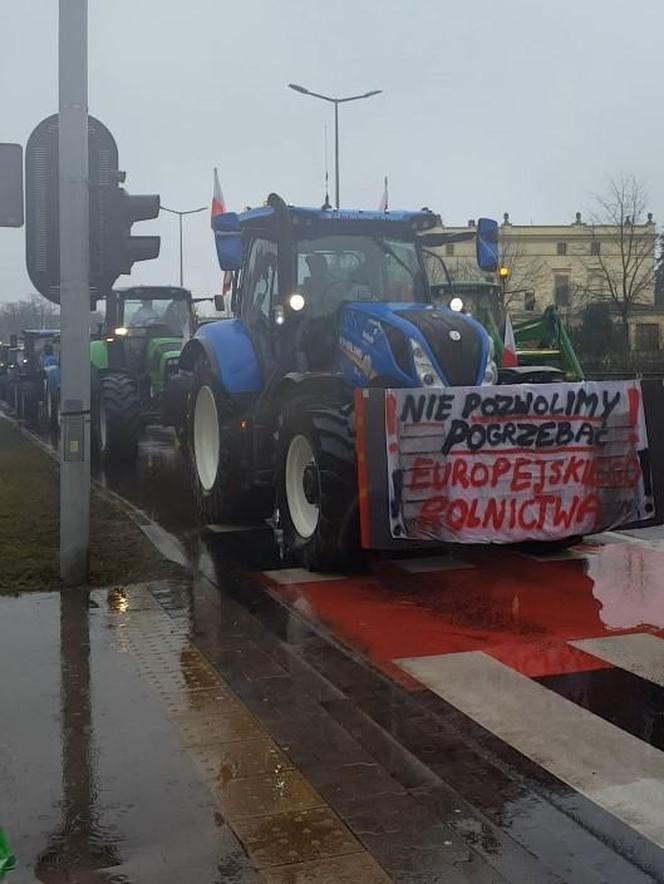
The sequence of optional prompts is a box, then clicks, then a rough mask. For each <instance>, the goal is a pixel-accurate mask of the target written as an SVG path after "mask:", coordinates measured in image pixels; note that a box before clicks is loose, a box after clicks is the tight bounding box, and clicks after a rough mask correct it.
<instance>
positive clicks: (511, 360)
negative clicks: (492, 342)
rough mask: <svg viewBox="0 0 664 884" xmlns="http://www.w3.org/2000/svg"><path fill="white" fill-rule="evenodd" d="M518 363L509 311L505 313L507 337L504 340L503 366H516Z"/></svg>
mask: <svg viewBox="0 0 664 884" xmlns="http://www.w3.org/2000/svg"><path fill="white" fill-rule="evenodd" d="M517 364H518V361H517V358H516V341H515V340H514V329H513V328H512V320H511V319H510V314H509V311H508V312H507V313H506V315H505V338H504V340H503V368H514V366H515V365H517Z"/></svg>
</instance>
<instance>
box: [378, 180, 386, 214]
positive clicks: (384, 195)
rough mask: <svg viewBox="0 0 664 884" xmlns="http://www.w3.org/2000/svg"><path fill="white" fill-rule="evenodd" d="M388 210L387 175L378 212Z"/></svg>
mask: <svg viewBox="0 0 664 884" xmlns="http://www.w3.org/2000/svg"><path fill="white" fill-rule="evenodd" d="M388 208H389V197H388V192H387V175H386V176H385V189H384V190H383V195H382V197H381V199H380V203H379V204H378V211H379V212H387V210H388Z"/></svg>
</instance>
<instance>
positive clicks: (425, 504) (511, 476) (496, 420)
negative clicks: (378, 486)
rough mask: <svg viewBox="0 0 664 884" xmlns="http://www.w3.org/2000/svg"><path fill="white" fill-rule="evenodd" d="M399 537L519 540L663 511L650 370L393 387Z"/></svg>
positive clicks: (390, 406) (395, 532)
mask: <svg viewBox="0 0 664 884" xmlns="http://www.w3.org/2000/svg"><path fill="white" fill-rule="evenodd" d="M385 440H386V446H387V471H388V483H389V519H390V523H389V524H390V532H391V536H392V537H393V538H399V539H404V540H439V541H446V542H456V543H459V542H460V543H514V542H517V541H521V540H529V539H532V540H547V541H548V540H556V539H560V538H562V537H568V536H573V535H583V534H591V533H594V532H598V531H604V530H607V529H611V528H616V527H618V526H620V525H625V524H627V523H633V522H640V521H645V520H647V519H649V518H651V517H652V516H653V513H654V501H653V487H652V476H651V467H650V457H649V450H648V440H647V434H646V424H645V418H644V409H643V402H642V396H641V388H640V385H639V383H638V381H607V382H600V381H597V382H585V383H580V384H542V385H519V386H498V387H457V388H453V387H449V388H439V389H435V390H430V389H429V390H421V389H418V390H388V391H386V393H385Z"/></svg>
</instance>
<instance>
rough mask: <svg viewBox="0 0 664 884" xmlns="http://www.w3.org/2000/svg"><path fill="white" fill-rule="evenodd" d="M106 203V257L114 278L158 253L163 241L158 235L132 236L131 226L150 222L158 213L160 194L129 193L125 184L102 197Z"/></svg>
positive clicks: (156, 255) (129, 271) (155, 256)
mask: <svg viewBox="0 0 664 884" xmlns="http://www.w3.org/2000/svg"><path fill="white" fill-rule="evenodd" d="M102 201H103V202H107V206H106V212H105V215H106V218H107V221H108V228H109V229H108V231H107V237H108V239H107V241H106V242H105V243H104V253H105V258H106V260H107V262H108V264H109V271H111V273H112V274H114V276H113V281H115V279H117V277H118V276H120V275H121V274H123V273H131V268H132V266H133V264H135V263H136V261H149V260H151V259H152V258H157V257H158V256H159V246H160V243H161V240H160V238H159V237H158V236H132V235H131V228H132V225H133V224H135V223H136V222H137V221H148V220H149V219H151V218H156V217H157V215H158V214H159V196H158V195H157V194H152V193H151V194H139V195H134V194H130V193H127V191H126V190H124V188H122V187H115V188H112V189H110V190H109V191H108V192H107V193H106V194H104V195H103V196H102Z"/></svg>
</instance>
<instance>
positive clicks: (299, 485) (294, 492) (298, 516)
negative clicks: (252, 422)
mask: <svg viewBox="0 0 664 884" xmlns="http://www.w3.org/2000/svg"><path fill="white" fill-rule="evenodd" d="M315 463H316V461H315V459H314V452H313V450H312V448H311V445H310V443H309V440H308V439H307V437H306V436H293V438H292V439H291V441H290V445H289V446H288V454H287V456H286V501H287V503H288V511H289V513H290V517H291V521H292V523H293V526H294V528H295V530H296V531H297V533H298V534H299V535H300V537H303V538H307V537H311V535H312V534H313V533H314V531H315V530H316V528H317V526H318V519H319V517H320V507H319V506H318V504H316V503H310V502H309V501H308V500H307V496H306V494H305V493H304V475H305V471H306V468H307V467H308V466H311V465H312V464H313V465H315Z"/></svg>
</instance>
